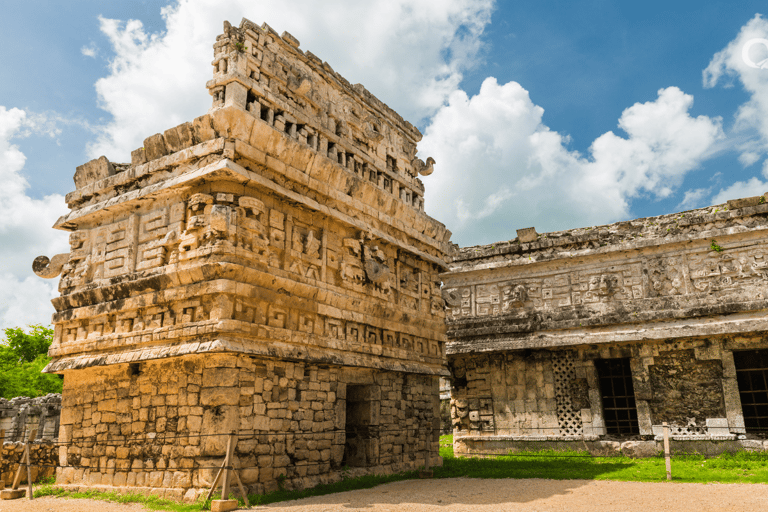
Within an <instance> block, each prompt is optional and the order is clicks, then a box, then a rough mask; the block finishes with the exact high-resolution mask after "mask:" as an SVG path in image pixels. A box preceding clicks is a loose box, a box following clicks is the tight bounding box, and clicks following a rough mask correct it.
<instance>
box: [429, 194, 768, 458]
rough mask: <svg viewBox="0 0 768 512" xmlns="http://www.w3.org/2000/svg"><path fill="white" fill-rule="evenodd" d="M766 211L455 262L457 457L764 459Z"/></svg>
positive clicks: (490, 250) (559, 240)
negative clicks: (561, 452) (723, 455)
mask: <svg viewBox="0 0 768 512" xmlns="http://www.w3.org/2000/svg"><path fill="white" fill-rule="evenodd" d="M766 196H768V194H766ZM766 196H758V197H754V198H747V199H742V200H736V201H729V202H728V204H727V205H719V206H715V207H710V208H705V209H700V210H693V211H688V212H683V213H677V214H672V215H662V216H659V217H650V218H645V219H637V220H633V221H628V222H620V223H616V224H609V225H606V226H597V227H591V228H586V229H574V230H570V231H560V232H555V233H546V234H537V233H536V231H535V229H533V228H529V229H525V230H519V231H518V237H517V238H515V239H514V240H510V241H509V242H502V243H497V244H493V245H485V246H477V247H466V248H462V249H460V250H458V251H457V253H456V254H455V255H454V256H453V260H452V262H451V263H450V270H449V271H448V272H447V273H445V274H443V275H442V278H443V281H444V285H445V286H444V289H443V297H444V298H445V300H446V303H447V310H446V311H447V313H446V314H447V325H448V338H449V344H448V362H449V367H450V370H451V373H452V376H453V381H452V390H451V396H452V402H451V415H452V423H453V432H454V435H455V437H454V449H455V450H456V452H457V453H465V454H467V453H468V454H471V453H493V452H499V451H501V452H503V451H506V450H509V449H514V450H517V449H538V448H541V447H557V448H563V447H568V448H572V449H584V448H587V449H589V450H590V451H593V452H599V453H615V452H616V451H618V450H621V451H623V452H624V453H627V454H630V455H652V454H655V453H657V451H658V450H659V448H660V445H659V444H657V442H658V441H659V440H660V439H661V435H662V428H663V427H662V425H663V423H664V422H667V423H668V424H669V425H670V428H671V434H672V439H673V448H675V449H682V450H691V451H693V450H696V451H702V452H705V453H715V452H718V451H722V450H729V451H730V450H735V449H741V448H748V449H768V442H764V441H763V439H765V437H766V434H768V334H767V331H768V318H767V317H766V309H768V242H767V241H766V235H768V204H766Z"/></svg>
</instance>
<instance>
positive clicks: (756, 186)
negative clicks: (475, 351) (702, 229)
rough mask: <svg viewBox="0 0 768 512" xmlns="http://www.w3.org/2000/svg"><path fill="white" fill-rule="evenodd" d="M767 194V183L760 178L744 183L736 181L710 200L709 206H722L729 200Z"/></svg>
mask: <svg viewBox="0 0 768 512" xmlns="http://www.w3.org/2000/svg"><path fill="white" fill-rule="evenodd" d="M766 192H768V183H766V182H764V181H762V180H761V179H760V178H755V177H753V178H750V179H748V180H746V181H737V182H736V183H733V184H731V185H729V186H728V187H726V188H723V189H721V190H720V191H719V192H718V193H717V194H715V196H714V197H713V198H712V201H711V204H722V203H724V202H726V201H728V200H729V199H740V198H742V197H754V196H759V195H762V194H764V193H766Z"/></svg>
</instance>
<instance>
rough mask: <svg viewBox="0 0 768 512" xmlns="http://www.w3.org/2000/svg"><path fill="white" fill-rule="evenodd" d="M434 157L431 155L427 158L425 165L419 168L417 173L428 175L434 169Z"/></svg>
mask: <svg viewBox="0 0 768 512" xmlns="http://www.w3.org/2000/svg"><path fill="white" fill-rule="evenodd" d="M436 163H437V162H435V159H434V158H432V157H431V156H430V157H428V158H427V165H426V166H424V167H422V168H421V169H419V174H421V175H422V176H429V175H430V174H432V172H433V171H434V170H435V164H436Z"/></svg>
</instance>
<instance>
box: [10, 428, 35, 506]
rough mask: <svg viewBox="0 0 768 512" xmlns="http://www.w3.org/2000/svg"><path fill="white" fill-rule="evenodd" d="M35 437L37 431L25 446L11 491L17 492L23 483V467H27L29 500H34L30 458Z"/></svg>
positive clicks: (31, 434) (33, 432)
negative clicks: (30, 449) (31, 445)
mask: <svg viewBox="0 0 768 512" xmlns="http://www.w3.org/2000/svg"><path fill="white" fill-rule="evenodd" d="M35 436H37V430H33V431H32V432H30V433H29V439H28V440H27V443H26V444H25V445H24V453H23V454H22V456H21V460H20V461H19V469H18V470H16V478H14V479H13V485H12V486H11V490H13V491H15V490H17V489H18V488H19V484H20V483H21V471H22V469H23V466H24V465H26V466H27V485H28V486H29V499H32V498H33V496H32V469H31V468H30V462H31V460H30V457H29V445H30V444H32V443H33V442H34V440H35Z"/></svg>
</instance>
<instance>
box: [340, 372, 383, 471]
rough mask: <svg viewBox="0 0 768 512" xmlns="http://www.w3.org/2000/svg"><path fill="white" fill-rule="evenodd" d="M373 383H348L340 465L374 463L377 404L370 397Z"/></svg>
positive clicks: (376, 444) (351, 465) (366, 464)
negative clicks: (344, 435) (342, 452)
mask: <svg viewBox="0 0 768 512" xmlns="http://www.w3.org/2000/svg"><path fill="white" fill-rule="evenodd" d="M373 388H374V386H370V385H368V386H362V385H358V386H355V385H348V386H347V399H346V402H347V403H346V424H345V428H344V430H345V434H346V441H345V443H344V457H343V458H342V464H341V465H342V466H349V467H351V468H355V467H357V468H360V467H368V466H372V465H374V463H375V460H374V459H375V458H376V455H377V453H376V452H377V450H375V449H374V448H377V447H378V436H377V435H376V432H377V424H378V421H377V414H376V412H377V406H378V401H375V400H373V399H372V398H373V396H374V389H373Z"/></svg>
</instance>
